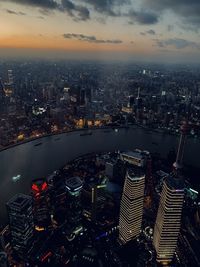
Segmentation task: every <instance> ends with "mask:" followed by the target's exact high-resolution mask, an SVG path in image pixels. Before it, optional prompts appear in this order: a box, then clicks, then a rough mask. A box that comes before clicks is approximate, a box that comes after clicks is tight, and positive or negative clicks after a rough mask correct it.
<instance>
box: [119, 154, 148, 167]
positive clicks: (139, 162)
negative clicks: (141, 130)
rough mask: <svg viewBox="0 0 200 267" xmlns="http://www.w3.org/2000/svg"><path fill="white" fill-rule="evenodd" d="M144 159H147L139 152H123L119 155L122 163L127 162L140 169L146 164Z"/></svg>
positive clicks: (145, 155)
mask: <svg viewBox="0 0 200 267" xmlns="http://www.w3.org/2000/svg"><path fill="white" fill-rule="evenodd" d="M146 158H147V154H145V152H142V151H139V150H135V151H128V152H123V153H121V154H120V159H121V160H122V161H124V162H127V163H129V164H131V165H134V166H137V167H142V168H143V167H144V166H145V164H146Z"/></svg>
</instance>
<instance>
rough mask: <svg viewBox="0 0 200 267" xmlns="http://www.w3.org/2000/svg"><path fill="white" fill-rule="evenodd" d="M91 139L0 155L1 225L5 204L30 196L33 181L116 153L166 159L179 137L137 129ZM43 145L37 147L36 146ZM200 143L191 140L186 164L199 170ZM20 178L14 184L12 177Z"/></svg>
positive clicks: (59, 140)
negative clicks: (92, 156)
mask: <svg viewBox="0 0 200 267" xmlns="http://www.w3.org/2000/svg"><path fill="white" fill-rule="evenodd" d="M91 131H92V135H84V136H81V135H80V134H82V133H84V132H85V131H84V130H81V131H73V132H69V133H63V134H59V135H52V136H48V137H42V138H39V139H36V140H33V141H30V142H26V143H23V144H20V145H17V146H14V147H11V148H9V149H5V150H3V151H1V152H0V210H1V212H0V222H2V221H3V219H5V217H6V216H5V214H6V210H5V203H6V202H7V201H8V200H9V199H10V198H11V197H12V196H13V195H14V194H16V193H19V192H22V193H27V192H29V190H30V183H31V180H32V179H34V178H37V177H43V176H44V177H45V176H47V175H48V174H50V173H52V172H53V171H54V170H56V169H59V168H61V167H62V166H64V165H65V164H66V162H68V161H71V160H73V159H75V158H77V157H79V156H81V155H84V154H87V153H92V152H95V151H96V152H101V151H114V150H127V149H135V148H139V149H145V150H149V151H151V152H158V153H160V154H161V155H162V156H163V157H166V156H167V154H168V152H169V151H170V150H171V149H172V148H175V147H177V143H178V137H177V136H172V135H166V134H161V133H155V132H150V131H146V130H144V129H141V128H138V127H137V126H133V127H130V128H129V129H126V128H120V129H119V130H118V132H117V131H115V130H113V129H93V130H91ZM38 143H41V144H40V145H37V146H35V145H36V144H38ZM199 151H200V141H199V140H195V139H188V141H187V146H186V154H185V161H187V163H188V164H190V165H194V166H199V164H200V163H199V158H198V154H199ZM17 175H21V178H20V179H19V180H18V181H16V182H13V180H12V177H14V176H17Z"/></svg>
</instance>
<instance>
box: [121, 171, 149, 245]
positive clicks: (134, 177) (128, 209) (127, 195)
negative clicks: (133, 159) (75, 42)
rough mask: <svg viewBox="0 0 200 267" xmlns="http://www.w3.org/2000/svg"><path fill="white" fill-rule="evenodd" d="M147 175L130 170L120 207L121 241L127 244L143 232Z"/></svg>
mask: <svg viewBox="0 0 200 267" xmlns="http://www.w3.org/2000/svg"><path fill="white" fill-rule="evenodd" d="M144 185H145V175H144V174H143V173H142V172H141V171H139V170H134V171H133V170H128V171H127V174H126V179H125V183H124V189H123V194H122V199H121V205H120V218H119V239H120V241H121V242H122V243H123V244H125V243H127V242H128V241H130V240H132V239H135V238H136V237H137V236H138V235H139V234H140V230H141V224H142V214H143V201H144Z"/></svg>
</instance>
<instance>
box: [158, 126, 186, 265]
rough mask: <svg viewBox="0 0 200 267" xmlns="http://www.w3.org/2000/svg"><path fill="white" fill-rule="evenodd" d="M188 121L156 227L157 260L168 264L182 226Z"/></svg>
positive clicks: (166, 180) (164, 187)
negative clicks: (184, 163) (184, 162)
mask: <svg viewBox="0 0 200 267" xmlns="http://www.w3.org/2000/svg"><path fill="white" fill-rule="evenodd" d="M187 130H188V123H187V122H184V123H183V125H182V126H181V136H180V142H179V147H178V152H177V157H176V162H175V163H174V164H173V172H172V174H171V175H170V176H169V177H167V178H166V179H165V181H164V183H163V188H162V193H161V197H160V203H159V208H158V213H157V218H156V223H155V227H154V237H153V244H154V247H155V250H156V253H157V261H158V262H160V263H162V264H163V265H168V264H169V263H170V262H171V261H172V259H173V257H174V253H175V250H176V246H177V241H178V236H179V232H180V227H181V215H182V208H183V202H184V181H183V179H182V177H181V169H182V161H183V153H184V148H185V141H186V136H187Z"/></svg>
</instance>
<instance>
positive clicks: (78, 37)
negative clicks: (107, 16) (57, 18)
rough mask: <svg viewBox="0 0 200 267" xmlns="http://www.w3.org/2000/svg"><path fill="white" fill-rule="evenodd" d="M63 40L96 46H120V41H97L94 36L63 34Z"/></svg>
mask: <svg viewBox="0 0 200 267" xmlns="http://www.w3.org/2000/svg"><path fill="white" fill-rule="evenodd" d="M63 37H64V38H65V39H75V40H79V41H84V42H88V43H96V44H121V43H122V41H121V40H119V39H112V40H109V39H108V40H107V39H106V40H104V39H97V38H96V36H94V35H84V34H76V33H65V34H63Z"/></svg>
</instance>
